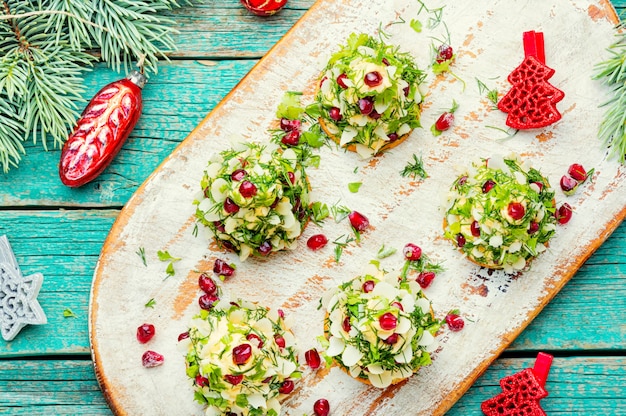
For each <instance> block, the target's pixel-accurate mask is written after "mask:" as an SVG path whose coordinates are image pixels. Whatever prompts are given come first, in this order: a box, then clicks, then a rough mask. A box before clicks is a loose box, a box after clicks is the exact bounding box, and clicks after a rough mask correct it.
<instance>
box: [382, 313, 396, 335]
mask: <svg viewBox="0 0 626 416" xmlns="http://www.w3.org/2000/svg"><path fill="white" fill-rule="evenodd" d="M378 323H379V324H380V327H381V328H382V329H384V330H385V331H391V330H392V329H395V328H396V326H398V318H396V315H394V314H392V313H391V312H385V313H383V314H382V315H381V316H380V318H378Z"/></svg>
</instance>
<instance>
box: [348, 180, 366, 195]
mask: <svg viewBox="0 0 626 416" xmlns="http://www.w3.org/2000/svg"><path fill="white" fill-rule="evenodd" d="M361 185H363V183H362V182H351V183H349V184H348V190H349V191H350V192H352V193H353V194H356V193H357V192H359V188H360V187H361Z"/></svg>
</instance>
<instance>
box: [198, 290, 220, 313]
mask: <svg viewBox="0 0 626 416" xmlns="http://www.w3.org/2000/svg"><path fill="white" fill-rule="evenodd" d="M218 300H219V298H218V297H217V296H215V295H209V294H208V293H205V294H204V295H202V296H200V297H199V298H198V305H200V308H201V309H204V310H207V311H208V310H211V309H212V308H213V305H214V304H215V302H217V301H218Z"/></svg>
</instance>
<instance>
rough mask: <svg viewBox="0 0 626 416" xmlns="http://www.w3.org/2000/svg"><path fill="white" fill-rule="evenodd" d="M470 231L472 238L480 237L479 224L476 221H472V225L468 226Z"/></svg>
mask: <svg viewBox="0 0 626 416" xmlns="http://www.w3.org/2000/svg"><path fill="white" fill-rule="evenodd" d="M470 231H471V233H472V235H473V236H474V237H480V224H479V223H478V221H474V222H473V223H472V225H470Z"/></svg>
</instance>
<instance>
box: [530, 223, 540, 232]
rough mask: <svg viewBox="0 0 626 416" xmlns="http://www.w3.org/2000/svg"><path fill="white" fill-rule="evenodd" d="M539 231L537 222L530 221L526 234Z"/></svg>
mask: <svg viewBox="0 0 626 416" xmlns="http://www.w3.org/2000/svg"><path fill="white" fill-rule="evenodd" d="M537 231H539V223H537V222H535V221H531V222H530V224H529V225H528V234H534V233H536V232H537Z"/></svg>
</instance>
